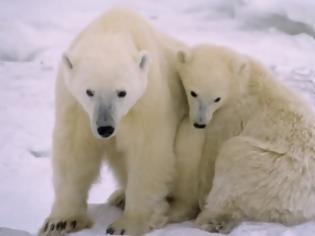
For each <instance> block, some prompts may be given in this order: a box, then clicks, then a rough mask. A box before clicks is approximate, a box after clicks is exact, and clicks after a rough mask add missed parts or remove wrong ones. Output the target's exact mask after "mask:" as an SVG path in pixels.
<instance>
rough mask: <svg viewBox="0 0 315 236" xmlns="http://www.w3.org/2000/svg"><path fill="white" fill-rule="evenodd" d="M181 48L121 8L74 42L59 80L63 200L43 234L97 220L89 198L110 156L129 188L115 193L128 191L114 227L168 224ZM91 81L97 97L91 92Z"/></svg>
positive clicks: (57, 165)
mask: <svg viewBox="0 0 315 236" xmlns="http://www.w3.org/2000/svg"><path fill="white" fill-rule="evenodd" d="M181 48H185V46H184V45H183V44H182V43H180V42H178V41H176V40H174V39H172V38H170V37H167V36H166V35H164V34H162V33H159V32H157V31H155V30H154V29H153V28H152V27H151V26H150V25H149V24H148V23H147V22H146V21H145V20H144V19H143V18H141V17H139V16H137V15H136V14H134V13H132V12H129V11H127V10H121V9H115V10H112V11H110V12H107V13H106V14H104V15H103V16H101V17H100V18H98V19H97V20H95V21H94V22H92V23H91V24H90V25H89V26H88V27H87V28H86V29H85V30H84V31H83V32H82V33H81V34H80V35H79V36H78V37H77V38H76V39H75V40H74V41H73V43H72V45H71V47H70V48H69V50H68V51H67V52H66V54H65V56H64V60H63V62H62V63H61V65H60V70H59V74H58V78H57V83H56V121H55V129H54V137H53V170H54V187H55V202H54V205H53V208H52V212H51V214H50V216H49V217H48V219H47V220H46V222H45V223H44V226H43V228H42V229H41V234H42V235H59V234H62V233H64V232H72V231H77V230H80V229H82V228H85V227H88V226H90V225H91V222H90V220H89V218H88V216H87V196H88V191H89V189H90V187H91V185H92V183H93V182H94V181H95V179H96V178H97V176H98V174H99V170H100V166H101V162H102V160H103V158H105V159H106V160H107V161H108V162H109V164H110V166H111V168H112V169H113V171H114V173H115V175H116V177H117V180H118V182H119V183H120V186H121V189H122V191H121V192H120V194H118V196H116V197H115V199H116V200H117V198H121V194H122V193H125V195H126V202H125V209H124V212H123V215H122V216H121V217H120V218H119V219H118V220H117V221H116V222H114V223H113V224H112V225H111V226H110V228H109V229H108V233H111V234H113V233H115V234H130V235H139V234H143V233H145V232H147V231H149V230H150V229H153V228H156V227H159V226H161V225H163V224H164V223H165V221H166V218H165V214H166V212H167V209H168V204H167V202H166V201H165V198H166V196H167V195H168V194H169V192H170V186H171V182H172V181H173V178H174V163H175V154H174V140H175V135H176V130H177V128H178V125H179V123H180V121H181V120H182V117H183V114H184V112H185V110H186V109H187V108H186V104H185V98H184V93H183V90H182V87H181V83H180V80H179V77H178V75H177V72H176V70H175V62H176V52H177V51H178V50H180V49H181ZM119 86H122V87H123V88H124V89H125V90H126V91H127V95H126V96H125V97H124V98H118V97H117V96H116V90H117V89H119V88H120V87H119ZM91 87H92V89H93V90H94V91H93V93H94V92H95V94H93V96H94V97H92V95H91V94H92V93H91V92H89V96H90V97H88V96H87V94H86V93H87V92H86V91H87V89H91ZM97 101H98V102H97ZM109 101H113V102H112V103H110V104H109V105H108V103H109ZM95 104H97V105H95ZM102 104H107V108H106V109H107V110H106V112H107V113H110V114H109V115H108V114H107V113H106V114H107V115H108V117H109V118H110V119H111V122H113V124H114V125H113V126H114V128H115V133H114V134H113V135H112V136H110V137H109V138H103V137H100V136H98V134H97V127H96V124H95V122H94V119H95V116H100V114H98V113H97V112H95V111H98V110H97V109H98V108H97V107H101V106H102ZM104 107H105V105H104ZM104 109H105V108H104ZM114 111H115V113H114ZM111 112H112V113H113V114H111ZM108 117H107V118H108ZM98 121H99V120H98ZM99 122H103V121H99ZM104 122H105V121H104ZM114 201H115V200H114ZM60 222H61V223H60Z"/></svg>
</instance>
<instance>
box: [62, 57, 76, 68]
mask: <svg viewBox="0 0 315 236" xmlns="http://www.w3.org/2000/svg"><path fill="white" fill-rule="evenodd" d="M62 61H63V63H64V64H65V65H66V66H67V67H68V69H70V70H71V69H73V64H72V62H71V60H70V58H69V55H67V53H64V54H63V55H62Z"/></svg>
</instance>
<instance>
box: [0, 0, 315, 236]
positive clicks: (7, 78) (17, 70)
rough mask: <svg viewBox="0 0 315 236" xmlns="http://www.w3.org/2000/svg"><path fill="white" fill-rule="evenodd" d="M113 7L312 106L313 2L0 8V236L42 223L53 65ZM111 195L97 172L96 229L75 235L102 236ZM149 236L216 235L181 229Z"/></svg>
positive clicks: (253, 233) (21, 233) (243, 234)
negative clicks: (218, 48)
mask: <svg viewBox="0 0 315 236" xmlns="http://www.w3.org/2000/svg"><path fill="white" fill-rule="evenodd" d="M116 5H120V6H126V7H129V8H132V9H134V10H136V11H137V12H139V13H141V14H143V15H144V16H145V17H146V18H147V19H149V20H150V21H151V23H152V24H153V25H155V26H156V27H157V28H158V29H160V30H162V31H164V32H167V33H169V34H170V35H173V36H175V37H178V38H180V39H182V40H184V41H186V42H187V43H188V44H191V45H193V44H196V43H200V42H210V43H216V44H220V45H227V46H231V47H233V48H235V49H236V50H239V51H240V52H244V53H247V54H249V55H252V56H253V57H256V58H258V59H260V60H261V61H263V62H264V63H265V64H266V65H267V66H269V67H270V68H271V69H272V70H273V71H274V73H275V75H276V76H277V77H278V78H279V79H281V80H283V81H284V82H285V83H287V84H288V85H289V86H291V87H292V88H293V89H295V90H296V91H297V92H298V93H300V94H302V95H303V96H305V98H306V99H307V100H308V101H309V102H310V104H312V105H315V95H314V92H315V84H314V81H315V41H314V36H315V14H314V11H315V2H314V1H313V0H277V1H272V0H266V1H261V0H235V1H229V0H182V1H180V2H179V1H175V0H160V1H153V0H138V1H136V0H132V1H130V0H129V1H128V0H119V1H115V0H107V1H101V0H89V1H88V0H67V1H63V0H54V1H43V0H28V1H22V0H1V1H0V236H11V235H12V236H26V235H34V234H35V233H36V232H37V230H38V228H39V227H40V225H41V223H42V221H43V220H44V218H45V217H46V216H47V215H48V214H49V211H50V207H51V203H52V199H53V190H52V184H51V174H52V173H51V168H50V156H51V134H52V128H53V121H54V82H55V77H56V69H57V65H58V62H59V58H60V55H61V53H62V51H63V50H64V49H65V48H66V47H67V45H69V43H70V41H71V39H72V38H73V37H74V36H75V35H76V34H77V33H78V32H79V31H80V30H81V29H82V28H83V27H84V26H85V25H86V24H87V23H88V22H90V21H91V20H92V19H94V18H95V17H97V16H98V15H99V14H101V13H102V12H103V11H105V10H106V9H109V8H111V7H112V6H116ZM314 107H315V106H314ZM115 188H116V185H115V181H114V179H113V177H112V175H111V173H110V170H109V169H108V168H107V167H106V166H104V168H103V171H102V175H101V177H100V179H99V181H98V183H96V184H95V186H94V187H93V189H92V191H91V194H90V197H89V202H90V203H91V204H92V203H93V204H92V205H90V214H91V217H92V218H93V219H94V220H95V222H96V223H95V225H94V227H93V229H91V230H85V231H82V232H79V233H76V234H72V235H74V236H90V235H105V229H106V226H107V225H108V224H109V223H111V222H112V221H113V220H114V219H115V218H117V217H118V216H119V214H120V212H119V210H117V209H115V208H113V207H110V206H108V205H106V204H104V202H106V199H107V198H108V196H109V195H110V194H111V193H112V192H113V191H114V190H115ZM13 229H15V230H13ZM27 232H29V233H27ZM148 235H150V236H160V235H163V236H166V235H167V236H173V235H174V236H175V235H176V236H177V235H183V236H185V235H196V236H206V235H218V234H210V233H207V232H204V231H201V230H199V229H197V228H194V226H193V225H192V223H191V222H185V223H182V224H173V225H168V226H166V227H165V228H163V229H160V230H155V231H153V232H151V233H150V234H148ZM231 235H233V236H247V235H248V236H249V235H250V236H267V235H268V236H273V235H274V236H299V235H303V236H308V235H315V222H306V223H304V224H301V225H298V226H294V227H285V226H282V225H278V224H268V223H253V222H252V223H250V222H246V223H243V224H242V225H241V226H239V227H238V228H237V229H235V230H234V231H233V232H232V233H231Z"/></svg>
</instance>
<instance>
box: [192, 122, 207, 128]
mask: <svg viewBox="0 0 315 236" xmlns="http://www.w3.org/2000/svg"><path fill="white" fill-rule="evenodd" d="M194 126H195V128H197V129H204V128H206V125H205V124H198V123H194Z"/></svg>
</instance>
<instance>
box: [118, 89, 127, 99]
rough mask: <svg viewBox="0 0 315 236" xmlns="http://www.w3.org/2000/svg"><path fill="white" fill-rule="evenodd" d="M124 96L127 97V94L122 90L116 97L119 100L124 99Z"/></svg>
mask: <svg viewBox="0 0 315 236" xmlns="http://www.w3.org/2000/svg"><path fill="white" fill-rule="evenodd" d="M126 95H127V92H126V91H124V90H122V91H118V92H117V96H118V97H120V98H123V97H126Z"/></svg>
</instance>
